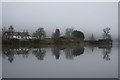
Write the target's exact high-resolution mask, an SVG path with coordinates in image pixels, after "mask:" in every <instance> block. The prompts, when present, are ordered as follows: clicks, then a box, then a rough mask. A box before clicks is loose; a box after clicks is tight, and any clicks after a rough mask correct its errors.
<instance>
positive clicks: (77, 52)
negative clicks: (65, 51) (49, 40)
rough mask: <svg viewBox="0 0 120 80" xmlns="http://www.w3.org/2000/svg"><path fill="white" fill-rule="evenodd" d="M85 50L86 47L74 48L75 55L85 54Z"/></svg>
mask: <svg viewBox="0 0 120 80" xmlns="http://www.w3.org/2000/svg"><path fill="white" fill-rule="evenodd" d="M83 52H84V48H81V47H80V48H75V49H73V50H72V54H73V55H74V56H80V55H81V54H83Z"/></svg>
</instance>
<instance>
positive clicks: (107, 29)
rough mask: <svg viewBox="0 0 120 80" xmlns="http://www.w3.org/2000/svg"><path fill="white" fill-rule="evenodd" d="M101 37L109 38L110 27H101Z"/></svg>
mask: <svg viewBox="0 0 120 80" xmlns="http://www.w3.org/2000/svg"><path fill="white" fill-rule="evenodd" d="M103 32H104V33H103V38H104V39H111V35H110V28H109V27H107V28H105V29H103Z"/></svg>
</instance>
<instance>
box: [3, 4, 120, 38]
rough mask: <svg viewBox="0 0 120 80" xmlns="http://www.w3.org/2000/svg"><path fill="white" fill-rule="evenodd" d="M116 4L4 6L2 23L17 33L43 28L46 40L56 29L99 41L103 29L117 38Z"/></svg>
mask: <svg viewBox="0 0 120 80" xmlns="http://www.w3.org/2000/svg"><path fill="white" fill-rule="evenodd" d="M117 4H118V3H117V2H116V3H115V2H109V3H107V2H103V3H102V2H101V3H100V2H98V3H95V2H85V3H83V2H79V3H73V2H71V3H70V2H69V3H68V2H66V3H65V2H64V3H62V2H46V3H43V2H37V3H35V2H13V3H12V2H4V3H2V5H3V6H2V15H3V16H2V19H3V20H2V21H3V26H4V27H9V26H10V25H13V27H14V28H15V29H16V31H23V30H28V31H29V32H31V33H32V32H34V31H35V30H36V29H38V28H39V27H43V28H44V29H45V31H46V32H47V36H51V34H52V33H53V32H54V31H55V29H56V28H59V29H60V31H61V34H64V32H65V29H66V28H70V27H73V28H74V29H75V30H80V31H82V32H83V33H84V34H85V36H88V35H92V33H93V34H94V35H95V37H97V38H98V37H101V35H102V33H103V31H102V29H103V28H106V27H110V28H111V35H112V37H113V38H117V36H118V5H117Z"/></svg>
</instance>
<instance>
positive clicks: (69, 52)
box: [64, 46, 84, 59]
mask: <svg viewBox="0 0 120 80" xmlns="http://www.w3.org/2000/svg"><path fill="white" fill-rule="evenodd" d="M64 51H65V55H66V58H67V59H73V58H74V56H80V55H81V54H83V53H84V47H81V46H76V47H66V49H65V50H64Z"/></svg>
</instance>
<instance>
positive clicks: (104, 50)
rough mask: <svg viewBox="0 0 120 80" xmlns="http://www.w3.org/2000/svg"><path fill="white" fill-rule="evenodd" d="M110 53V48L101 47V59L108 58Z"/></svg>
mask: <svg viewBox="0 0 120 80" xmlns="http://www.w3.org/2000/svg"><path fill="white" fill-rule="evenodd" d="M110 53H111V48H109V47H107V48H105V49H103V55H104V56H103V59H105V60H110V55H109V54H110Z"/></svg>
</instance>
